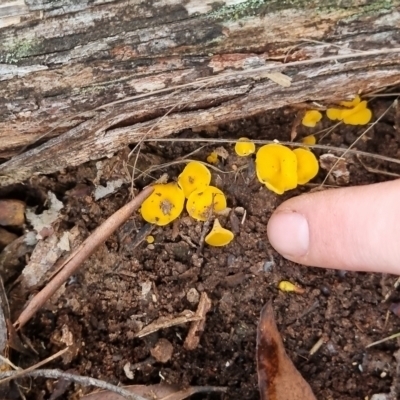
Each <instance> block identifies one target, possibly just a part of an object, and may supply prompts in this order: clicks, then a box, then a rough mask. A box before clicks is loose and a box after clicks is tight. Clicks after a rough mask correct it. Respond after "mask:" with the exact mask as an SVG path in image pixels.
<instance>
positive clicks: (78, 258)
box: [14, 186, 154, 329]
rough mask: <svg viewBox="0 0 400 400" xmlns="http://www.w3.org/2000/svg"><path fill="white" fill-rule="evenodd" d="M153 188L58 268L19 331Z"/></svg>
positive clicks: (21, 321)
mask: <svg viewBox="0 0 400 400" xmlns="http://www.w3.org/2000/svg"><path fill="white" fill-rule="evenodd" d="M153 190H154V189H153V188H152V187H151V186H149V187H147V188H145V189H143V190H142V192H140V193H139V194H138V195H137V196H136V197H135V198H134V199H133V200H131V201H130V202H129V203H128V204H126V205H125V206H123V207H121V208H120V209H119V210H118V211H116V212H115V213H114V214H113V215H111V217H109V218H108V219H107V220H106V221H104V222H103V224H101V225H100V226H99V227H98V228H97V229H96V230H95V231H94V232H93V233H92V234H91V235H90V236H89V237H88V238H87V239H86V240H85V241H84V242H83V243H82V244H81V245H80V246H79V247H78V248H77V249H76V250H75V251H74V252H73V253H72V254H71V255H70V256H69V257H68V258H67V259H66V260H65V261H64V262H63V264H61V266H60V267H59V268H58V270H57V272H56V275H55V276H54V277H53V278H52V280H51V281H50V282H49V283H48V284H47V285H46V286H45V287H44V288H43V289H42V290H41V291H40V292H39V293H37V294H36V295H35V296H34V297H33V299H32V300H31V301H30V302H29V303H28V305H27V306H26V308H25V309H24V310H23V311H22V313H21V315H20V316H19V317H18V319H17V321H16V322H15V323H14V326H15V327H16V328H17V329H19V328H21V327H22V326H23V325H25V324H26V323H27V322H28V321H29V319H30V318H31V317H32V316H33V315H34V314H35V313H36V312H37V311H38V310H39V309H40V308H41V307H42V306H43V304H44V303H45V302H46V301H47V300H48V299H49V298H50V297H51V296H52V295H53V294H54V293H55V292H56V291H57V290H58V288H59V287H60V286H61V285H62V284H63V283H64V282H65V281H66V280H67V279H68V278H69V277H70V276H71V275H72V274H74V273H75V272H76V270H77V269H78V268H79V267H80V266H81V265H82V263H83V262H84V261H85V260H86V259H87V258H89V257H90V256H91V255H92V254H93V253H94V252H95V251H96V250H97V248H98V247H99V246H100V245H101V244H102V243H104V242H105V241H106V240H107V239H108V238H109V237H110V236H111V235H112V234H113V233H114V232H115V231H116V230H117V229H118V228H119V227H120V226H121V225H122V224H123V223H124V222H125V221H126V220H127V219H128V218H129V217H130V216H131V215H132V213H133V212H134V211H136V210H137V209H138V208H139V207H140V205H141V204H142V203H143V201H144V200H145V199H146V198H147V197H149V196H150V194H151V193H152V192H153Z"/></svg>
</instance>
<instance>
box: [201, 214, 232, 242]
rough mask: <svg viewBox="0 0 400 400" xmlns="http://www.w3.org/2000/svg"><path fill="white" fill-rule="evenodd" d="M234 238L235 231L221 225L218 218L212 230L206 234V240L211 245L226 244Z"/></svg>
mask: <svg viewBox="0 0 400 400" xmlns="http://www.w3.org/2000/svg"><path fill="white" fill-rule="evenodd" d="M233 238H234V234H233V232H231V231H230V230H228V229H225V228H223V227H222V226H221V224H220V222H219V221H218V219H215V221H214V226H213V228H212V229H211V232H210V233H209V234H208V235H207V236H206V238H205V242H206V243H207V244H208V245H210V246H216V247H219V246H226V245H227V244H229V243H230V242H231V241H232V240H233Z"/></svg>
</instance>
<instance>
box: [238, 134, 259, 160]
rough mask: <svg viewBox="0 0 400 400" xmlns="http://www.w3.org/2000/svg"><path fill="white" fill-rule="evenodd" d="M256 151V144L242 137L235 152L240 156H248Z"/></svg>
mask: <svg viewBox="0 0 400 400" xmlns="http://www.w3.org/2000/svg"><path fill="white" fill-rule="evenodd" d="M255 151H256V145H255V144H254V143H253V142H251V141H250V140H249V139H248V138H246V137H242V138H240V139H239V140H238V141H237V142H236V144H235V153H236V154H237V155H238V156H240V157H247V156H249V155H250V154H253V153H254V152H255Z"/></svg>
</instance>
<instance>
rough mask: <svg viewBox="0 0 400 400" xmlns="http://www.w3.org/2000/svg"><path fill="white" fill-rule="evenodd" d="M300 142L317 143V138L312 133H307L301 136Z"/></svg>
mask: <svg viewBox="0 0 400 400" xmlns="http://www.w3.org/2000/svg"><path fill="white" fill-rule="evenodd" d="M301 143H304V144H315V143H317V139H316V137H315V136H314V135H308V136H306V137H303V139H301Z"/></svg>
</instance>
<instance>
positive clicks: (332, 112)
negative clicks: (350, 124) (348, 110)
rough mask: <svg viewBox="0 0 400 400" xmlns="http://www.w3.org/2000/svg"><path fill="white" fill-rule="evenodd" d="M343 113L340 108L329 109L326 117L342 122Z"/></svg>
mask: <svg viewBox="0 0 400 400" xmlns="http://www.w3.org/2000/svg"><path fill="white" fill-rule="evenodd" d="M342 111H343V110H341V109H340V108H328V109H327V110H326V116H327V117H328V118H329V119H330V120H332V121H336V120H341V119H342Z"/></svg>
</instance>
